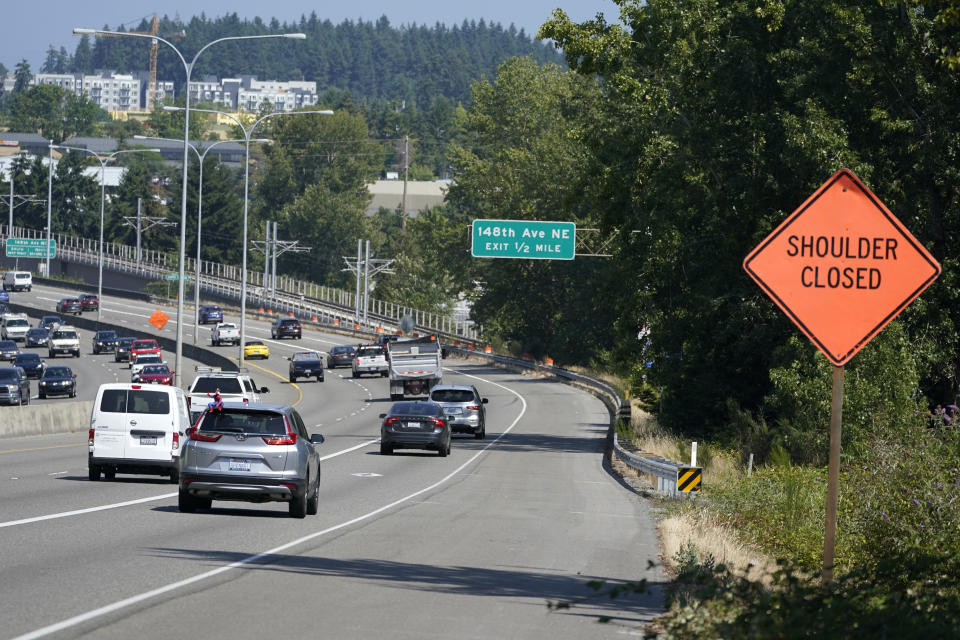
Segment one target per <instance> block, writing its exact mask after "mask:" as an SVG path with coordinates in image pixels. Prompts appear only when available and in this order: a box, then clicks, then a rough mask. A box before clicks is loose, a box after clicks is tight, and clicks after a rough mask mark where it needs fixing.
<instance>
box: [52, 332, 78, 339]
mask: <svg viewBox="0 0 960 640" xmlns="http://www.w3.org/2000/svg"><path fill="white" fill-rule="evenodd" d="M53 337H54V339H56V340H71V339H74V338H76V339H78V340H79V338H78V337H77V332H76V331H54V332H53Z"/></svg>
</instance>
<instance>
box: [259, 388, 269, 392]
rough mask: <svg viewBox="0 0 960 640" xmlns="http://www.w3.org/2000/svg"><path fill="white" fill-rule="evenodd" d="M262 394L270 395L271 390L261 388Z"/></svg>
mask: <svg viewBox="0 0 960 640" xmlns="http://www.w3.org/2000/svg"><path fill="white" fill-rule="evenodd" d="M260 393H270V389H267V388H266V387H260Z"/></svg>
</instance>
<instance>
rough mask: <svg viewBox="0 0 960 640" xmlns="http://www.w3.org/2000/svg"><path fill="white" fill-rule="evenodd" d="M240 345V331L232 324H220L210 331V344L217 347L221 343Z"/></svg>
mask: <svg viewBox="0 0 960 640" xmlns="http://www.w3.org/2000/svg"><path fill="white" fill-rule="evenodd" d="M225 342H226V343H229V344H234V345H236V344H240V329H238V328H237V325H235V324H233V323H232V322H221V323H219V324H218V325H217V326H215V327H214V328H213V329H211V330H210V343H211V344H212V345H213V346H215V347H219V346H220V345H222V344H223V343H225Z"/></svg>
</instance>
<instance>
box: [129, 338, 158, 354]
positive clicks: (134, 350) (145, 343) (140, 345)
mask: <svg viewBox="0 0 960 640" xmlns="http://www.w3.org/2000/svg"><path fill="white" fill-rule="evenodd" d="M144 353H155V354H157V355H160V345H159V344H158V343H157V341H156V340H134V341H133V344H132V345H130V355H132V356H137V355H140V354H144Z"/></svg>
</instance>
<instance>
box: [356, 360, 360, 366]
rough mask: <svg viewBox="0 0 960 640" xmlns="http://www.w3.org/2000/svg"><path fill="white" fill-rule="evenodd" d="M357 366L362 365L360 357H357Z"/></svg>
mask: <svg viewBox="0 0 960 640" xmlns="http://www.w3.org/2000/svg"><path fill="white" fill-rule="evenodd" d="M357 366H358V367H359V366H360V358H357Z"/></svg>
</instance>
